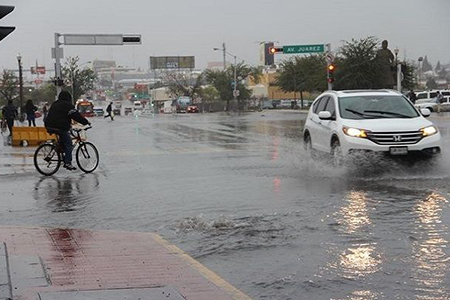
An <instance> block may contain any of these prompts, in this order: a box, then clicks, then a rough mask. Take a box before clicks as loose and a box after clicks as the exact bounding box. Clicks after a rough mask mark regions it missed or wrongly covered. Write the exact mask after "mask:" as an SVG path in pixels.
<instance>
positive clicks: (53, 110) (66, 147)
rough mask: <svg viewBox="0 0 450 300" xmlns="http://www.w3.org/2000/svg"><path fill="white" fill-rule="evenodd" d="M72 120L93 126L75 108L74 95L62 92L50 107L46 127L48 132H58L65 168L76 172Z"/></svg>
mask: <svg viewBox="0 0 450 300" xmlns="http://www.w3.org/2000/svg"><path fill="white" fill-rule="evenodd" d="M72 120H74V121H75V122H78V123H81V124H83V125H90V124H91V123H90V122H89V121H88V120H87V119H86V118H84V117H83V116H82V115H81V114H80V112H79V111H78V110H76V109H75V106H73V104H72V95H70V93H69V92H66V91H62V92H61V93H59V95H58V100H57V101H55V102H54V103H53V104H52V105H51V106H50V109H49V111H48V115H47V118H46V119H45V127H46V128H47V131H52V132H56V134H57V135H58V137H59V142H60V143H61V145H62V146H63V160H64V168H66V169H67V170H70V171H73V170H76V168H75V167H74V166H73V165H72V151H73V144H72V138H71V137H70V134H69V130H70V129H71V121H72Z"/></svg>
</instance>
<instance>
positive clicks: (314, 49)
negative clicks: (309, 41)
mask: <svg viewBox="0 0 450 300" xmlns="http://www.w3.org/2000/svg"><path fill="white" fill-rule="evenodd" d="M323 52H325V45H324V44H317V45H293V46H283V54H294V53H323Z"/></svg>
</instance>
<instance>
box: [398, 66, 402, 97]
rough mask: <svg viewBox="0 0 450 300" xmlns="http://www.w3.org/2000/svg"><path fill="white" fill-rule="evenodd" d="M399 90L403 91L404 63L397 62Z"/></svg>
mask: <svg viewBox="0 0 450 300" xmlns="http://www.w3.org/2000/svg"><path fill="white" fill-rule="evenodd" d="M397 91H399V92H402V64H401V63H399V64H397Z"/></svg>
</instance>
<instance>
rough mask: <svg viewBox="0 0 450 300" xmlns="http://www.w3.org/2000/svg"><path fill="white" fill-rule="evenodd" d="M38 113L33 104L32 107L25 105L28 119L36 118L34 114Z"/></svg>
mask: <svg viewBox="0 0 450 300" xmlns="http://www.w3.org/2000/svg"><path fill="white" fill-rule="evenodd" d="M36 111H37V107H36V106H34V105H33V104H31V105H28V104H27V105H25V112H26V114H27V117H34V113H35V112H36Z"/></svg>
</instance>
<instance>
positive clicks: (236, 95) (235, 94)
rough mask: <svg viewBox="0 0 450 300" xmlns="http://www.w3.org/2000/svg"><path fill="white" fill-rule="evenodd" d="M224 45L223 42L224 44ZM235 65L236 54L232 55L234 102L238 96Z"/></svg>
mask: <svg viewBox="0 0 450 300" xmlns="http://www.w3.org/2000/svg"><path fill="white" fill-rule="evenodd" d="M224 46H225V44H224ZM236 69H237V65H236V56H234V88H233V98H234V100H235V102H236V100H237V97H238V96H239V93H238V90H237V70H236Z"/></svg>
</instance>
